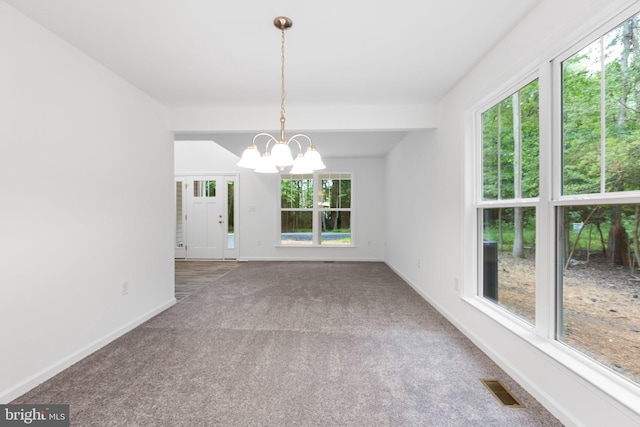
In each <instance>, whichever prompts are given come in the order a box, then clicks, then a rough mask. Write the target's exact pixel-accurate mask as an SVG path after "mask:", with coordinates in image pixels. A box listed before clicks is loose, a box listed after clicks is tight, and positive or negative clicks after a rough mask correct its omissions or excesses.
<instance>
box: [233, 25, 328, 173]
mask: <svg viewBox="0 0 640 427" xmlns="http://www.w3.org/2000/svg"><path fill="white" fill-rule="evenodd" d="M273 25H275V27H276V28H278V29H279V30H280V31H281V33H282V36H281V49H280V51H281V77H282V79H281V81H282V85H281V92H280V95H281V96H280V137H279V138H275V137H274V136H272V135H270V134H268V133H259V134H257V135H256V136H254V137H253V142H252V143H251V145H249V146H248V147H247V149H245V150H244V152H243V153H242V157H241V158H240V161H239V162H238V163H237V165H238V166H240V167H243V168H248V169H253V170H254V171H256V172H259V173H277V172H278V171H284V170H285V168H286V167H289V166H292V168H291V170H290V171H289V173H292V174H305V173H311V172H313V171H314V170H320V169H324V168H325V167H326V166H325V165H324V163H322V159H321V157H320V153H319V152H318V150H317V149H316V147H315V146H314V145H313V141H312V140H311V138H309V137H308V136H307V135H305V134H302V133H299V134H296V135H294V136H292V137H291V138H289V139H286V140H285V136H284V135H285V131H284V124H285V121H286V119H285V116H284V113H285V110H284V100H285V97H286V96H285V90H284V32H285V30H288V29H289V28H291V27H292V26H293V21H291V19H289V18H287V17H285V16H278V17H277V18H275V19H274V20H273ZM298 138H303V139H306V142H308V144H309V145H308V147H307V151H306V152H305V153H304V154H303V153H302V145H301V144H300V141H298ZM258 139H266V143H265V149H264V152H263V153H262V155H260V150H259V149H258V145H257V144H256V141H257V140H258ZM292 142H295V144H297V146H298V149H299V151H298V154H297V156H296V158H295V160H294V158H293V154H292V152H291V147H290V146H289V145H290V144H291V143H292ZM270 145H271V151H269V146H270Z"/></svg>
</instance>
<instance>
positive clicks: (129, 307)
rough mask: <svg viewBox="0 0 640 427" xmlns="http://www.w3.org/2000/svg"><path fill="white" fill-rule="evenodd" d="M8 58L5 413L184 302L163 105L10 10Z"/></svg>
mask: <svg viewBox="0 0 640 427" xmlns="http://www.w3.org/2000/svg"><path fill="white" fill-rule="evenodd" d="M0 52H1V54H0V55H1V57H2V60H1V62H2V66H0V93H1V94H2V96H0V117H2V119H1V121H0V144H1V145H0V147H1V149H0V197H1V198H2V203H1V206H2V209H1V213H0V216H1V220H0V224H1V225H0V227H1V233H0V234H1V235H2V242H3V244H2V248H1V249H0V252H1V253H0V325H2V326H1V327H2V339H1V340H0V341H1V343H2V344H0V346H1V349H0V359H1V361H0V402H2V403H5V402H8V401H10V400H12V399H13V398H15V397H17V396H19V395H20V394H22V393H24V392H25V391H27V390H28V389H30V388H31V387H33V386H35V385H37V384H38V383H39V382H41V381H43V380H45V379H47V378H48V377H50V376H51V375H53V374H55V373H57V372H58V371H60V370H61V369H63V368H65V367H67V366H68V365H69V364H71V363H73V362H75V361H76V360H78V359H79V358H81V357H82V356H84V355H86V354H88V353H89V352H91V351H93V350H95V349H97V348H99V347H100V346H101V345H103V344H105V343H106V342H108V341H110V340H112V339H114V338H115V337H117V336H118V335H120V334H122V333H124V332H126V331H127V330H128V329H129V328H131V327H133V326H135V325H137V324H138V323H140V322H141V321H143V320H145V319H146V318H148V317H149V316H151V315H152V314H154V313H157V312H159V311H161V310H163V309H164V308H166V307H168V306H169V305H171V304H172V303H173V302H174V301H175V300H174V290H173V262H172V260H173V247H172V226H173V215H172V213H173V185H172V182H173V179H172V173H171V172H172V165H173V142H172V138H171V135H170V134H169V132H168V131H167V126H166V112H165V110H164V108H163V107H161V106H160V105H159V104H158V103H157V102H155V101H154V100H152V99H150V98H149V97H148V96H146V95H145V94H143V93H141V92H140V91H139V90H137V89H135V88H133V87H132V86H130V85H129V84H127V83H126V82H124V81H123V80H122V79H121V78H119V77H118V76H116V75H114V74H113V73H112V72H110V71H108V70H106V69H105V68H103V67H102V66H101V65H100V64H98V63H96V62H95V61H93V60H91V59H89V58H88V57H86V56H85V55H84V54H82V53H81V52H79V51H78V50H76V49H75V48H72V47H70V46H69V45H67V44H66V43H64V42H63V41H61V40H60V39H59V38H57V37H56V36H54V35H52V34H51V33H49V32H48V31H46V30H44V29H43V28H42V27H40V26H39V25H37V24H35V23H34V22H33V21H31V20H29V19H27V18H25V17H24V16H23V15H22V14H20V13H18V12H17V11H16V10H15V9H13V8H11V7H9V6H7V5H6V4H5V3H4V2H0ZM124 281H128V283H129V291H128V295H126V296H122V283H123V282H124Z"/></svg>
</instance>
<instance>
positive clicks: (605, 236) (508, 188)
mask: <svg viewBox="0 0 640 427" xmlns="http://www.w3.org/2000/svg"><path fill="white" fill-rule="evenodd" d="M639 20H640V15H635V16H631V17H630V18H628V19H625V20H624V21H622V22H620V23H619V25H616V26H613V27H611V26H610V27H609V28H607V29H605V30H603V31H602V32H601V33H600V34H601V37H599V38H598V39H596V40H594V39H591V40H588V41H585V43H584V44H582V45H579V46H578V47H576V48H572V49H571V50H570V51H567V52H566V53H564V54H562V55H560V56H558V57H557V58H556V59H554V60H553V61H552V67H550V68H549V69H545V68H544V67H543V68H541V70H543V71H541V72H540V78H539V80H535V81H532V82H531V83H527V81H524V83H523V84H517V85H514V86H513V90H511V91H505V93H504V94H505V95H507V96H498V97H496V98H494V101H492V102H488V103H487V104H486V105H485V106H484V107H481V108H479V109H478V110H477V116H476V118H477V119H478V120H477V123H479V124H480V125H479V127H478V129H477V136H478V147H479V150H478V152H479V153H480V155H479V156H477V159H476V165H477V170H478V171H479V173H478V174H477V175H476V178H475V183H476V186H475V200H474V201H475V207H476V217H477V230H478V232H477V246H476V247H477V250H476V256H477V265H478V270H479V271H478V283H479V286H478V291H477V295H478V296H479V297H480V298H482V300H483V301H486V302H488V303H489V304H482V306H483V307H490V310H491V311H492V313H497V312H501V313H503V316H505V317H510V318H513V317H514V316H516V317H518V318H520V319H523V320H524V321H526V322H528V323H530V324H531V325H532V326H535V328H532V329H531V330H532V331H535V333H537V334H539V335H542V336H543V337H544V338H546V339H549V340H554V341H555V342H556V343H561V344H563V345H562V346H561V347H560V348H563V347H564V349H565V350H564V351H566V352H567V354H573V355H574V357H575V358H578V359H581V360H583V361H586V360H589V359H590V360H591V362H587V363H591V364H592V366H593V367H594V369H595V366H596V364H598V365H600V368H598V369H599V370H600V371H601V372H603V371H604V370H603V369H602V368H601V367H602V366H605V367H606V368H608V369H609V370H610V378H617V376H616V375H614V374H613V373H611V371H612V372H615V373H617V374H619V375H621V376H623V377H625V378H626V379H628V380H631V381H634V382H636V383H638V384H640V271H639V269H640V267H639V266H640V28H639V26H638V24H639V22H638V21H639ZM543 76H544V77H543ZM552 82H557V83H558V84H557V85H553V84H552ZM542 94H544V99H546V100H548V101H549V102H547V103H546V104H544V106H543V107H540V103H539V102H538V99H539V98H541V97H540V96H539V95H542ZM541 108H542V109H543V111H544V114H540V113H539V111H541ZM540 123H542V126H543V128H545V129H548V130H549V131H548V132H545V133H544V134H541V132H540V131H539V129H540ZM539 147H542V149H540V148H539ZM496 306H498V307H500V309H499V310H496V309H495V308H496ZM491 307H493V308H491ZM505 310H506V312H505ZM505 317H503V318H505ZM505 324H509V325H513V323H509V322H506V321H505ZM513 327H515V326H513ZM576 351H577V352H578V353H580V354H581V355H582V356H578V355H577V354H576ZM583 356H586V358H585V357H583Z"/></svg>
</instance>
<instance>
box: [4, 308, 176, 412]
mask: <svg viewBox="0 0 640 427" xmlns="http://www.w3.org/2000/svg"><path fill="white" fill-rule="evenodd" d="M175 303H176V299H175V298H172V299H170V300H169V301H167V302H166V303H164V304H161V305H160V306H158V307H156V308H154V309H153V310H151V311H148V312H147V313H145V314H143V315H142V316H140V317H138V318H136V319H134V320H133V321H132V322H130V323H128V324H126V325H124V326H122V327H121V328H118V329H116V330H115V331H113V332H111V333H109V334H107V335H106V336H104V337H102V338H100V339H97V340H96V341H94V342H92V343H91V344H89V345H88V346H86V347H84V348H82V349H80V350H78V351H77V352H75V353H73V354H71V355H69V356H68V357H65V358H64V359H62V360H60V361H58V362H56V363H54V364H53V365H51V366H49V367H48V368H45V369H43V370H41V371H40V372H38V373H36V374H34V375H32V376H30V377H29V378H27V379H26V380H25V381H23V382H22V383H20V384H18V385H16V386H15V387H13V388H10V389H8V390H5V391H3V392H2V393H1V394H0V404H7V403H9V402H11V401H12V400H14V399H16V398H18V397H20V396H22V395H23V394H25V393H26V392H28V391H29V390H31V389H33V388H34V387H36V386H38V385H40V384H42V383H43V382H45V381H47V380H48V379H50V378H53V377H54V376H55V375H57V374H59V373H60V372H62V371H64V370H65V369H67V368H68V367H70V366H71V365H73V364H74V363H76V362H78V361H80V360H82V359H84V358H85V357H87V356H88V355H90V354H91V353H93V352H95V351H97V350H99V349H101V348H102V347H104V346H105V345H107V344H109V343H110V342H112V341H115V340H116V339H118V338H120V337H121V336H122V335H124V334H126V333H127V332H129V331H131V330H133V329H135V328H136V327H138V326H140V325H141V324H143V323H144V322H146V321H147V320H149V319H151V318H152V317H154V316H156V315H158V314H160V313H162V312H163V311H165V310H166V309H168V308H169V307H171V306H172V305H174V304H175Z"/></svg>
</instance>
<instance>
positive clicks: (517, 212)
mask: <svg viewBox="0 0 640 427" xmlns="http://www.w3.org/2000/svg"><path fill="white" fill-rule="evenodd" d="M511 105H512V111H513V154H514V156H513V186H514V192H513V194H514V197H515V198H516V199H520V198H522V138H521V136H522V135H521V132H520V129H521V127H522V126H521V125H520V91H518V92H516V93H514V94H513V97H512V100H511ZM511 254H512V255H513V256H514V257H517V258H524V215H523V209H522V208H514V209H513V250H512V251H511Z"/></svg>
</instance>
